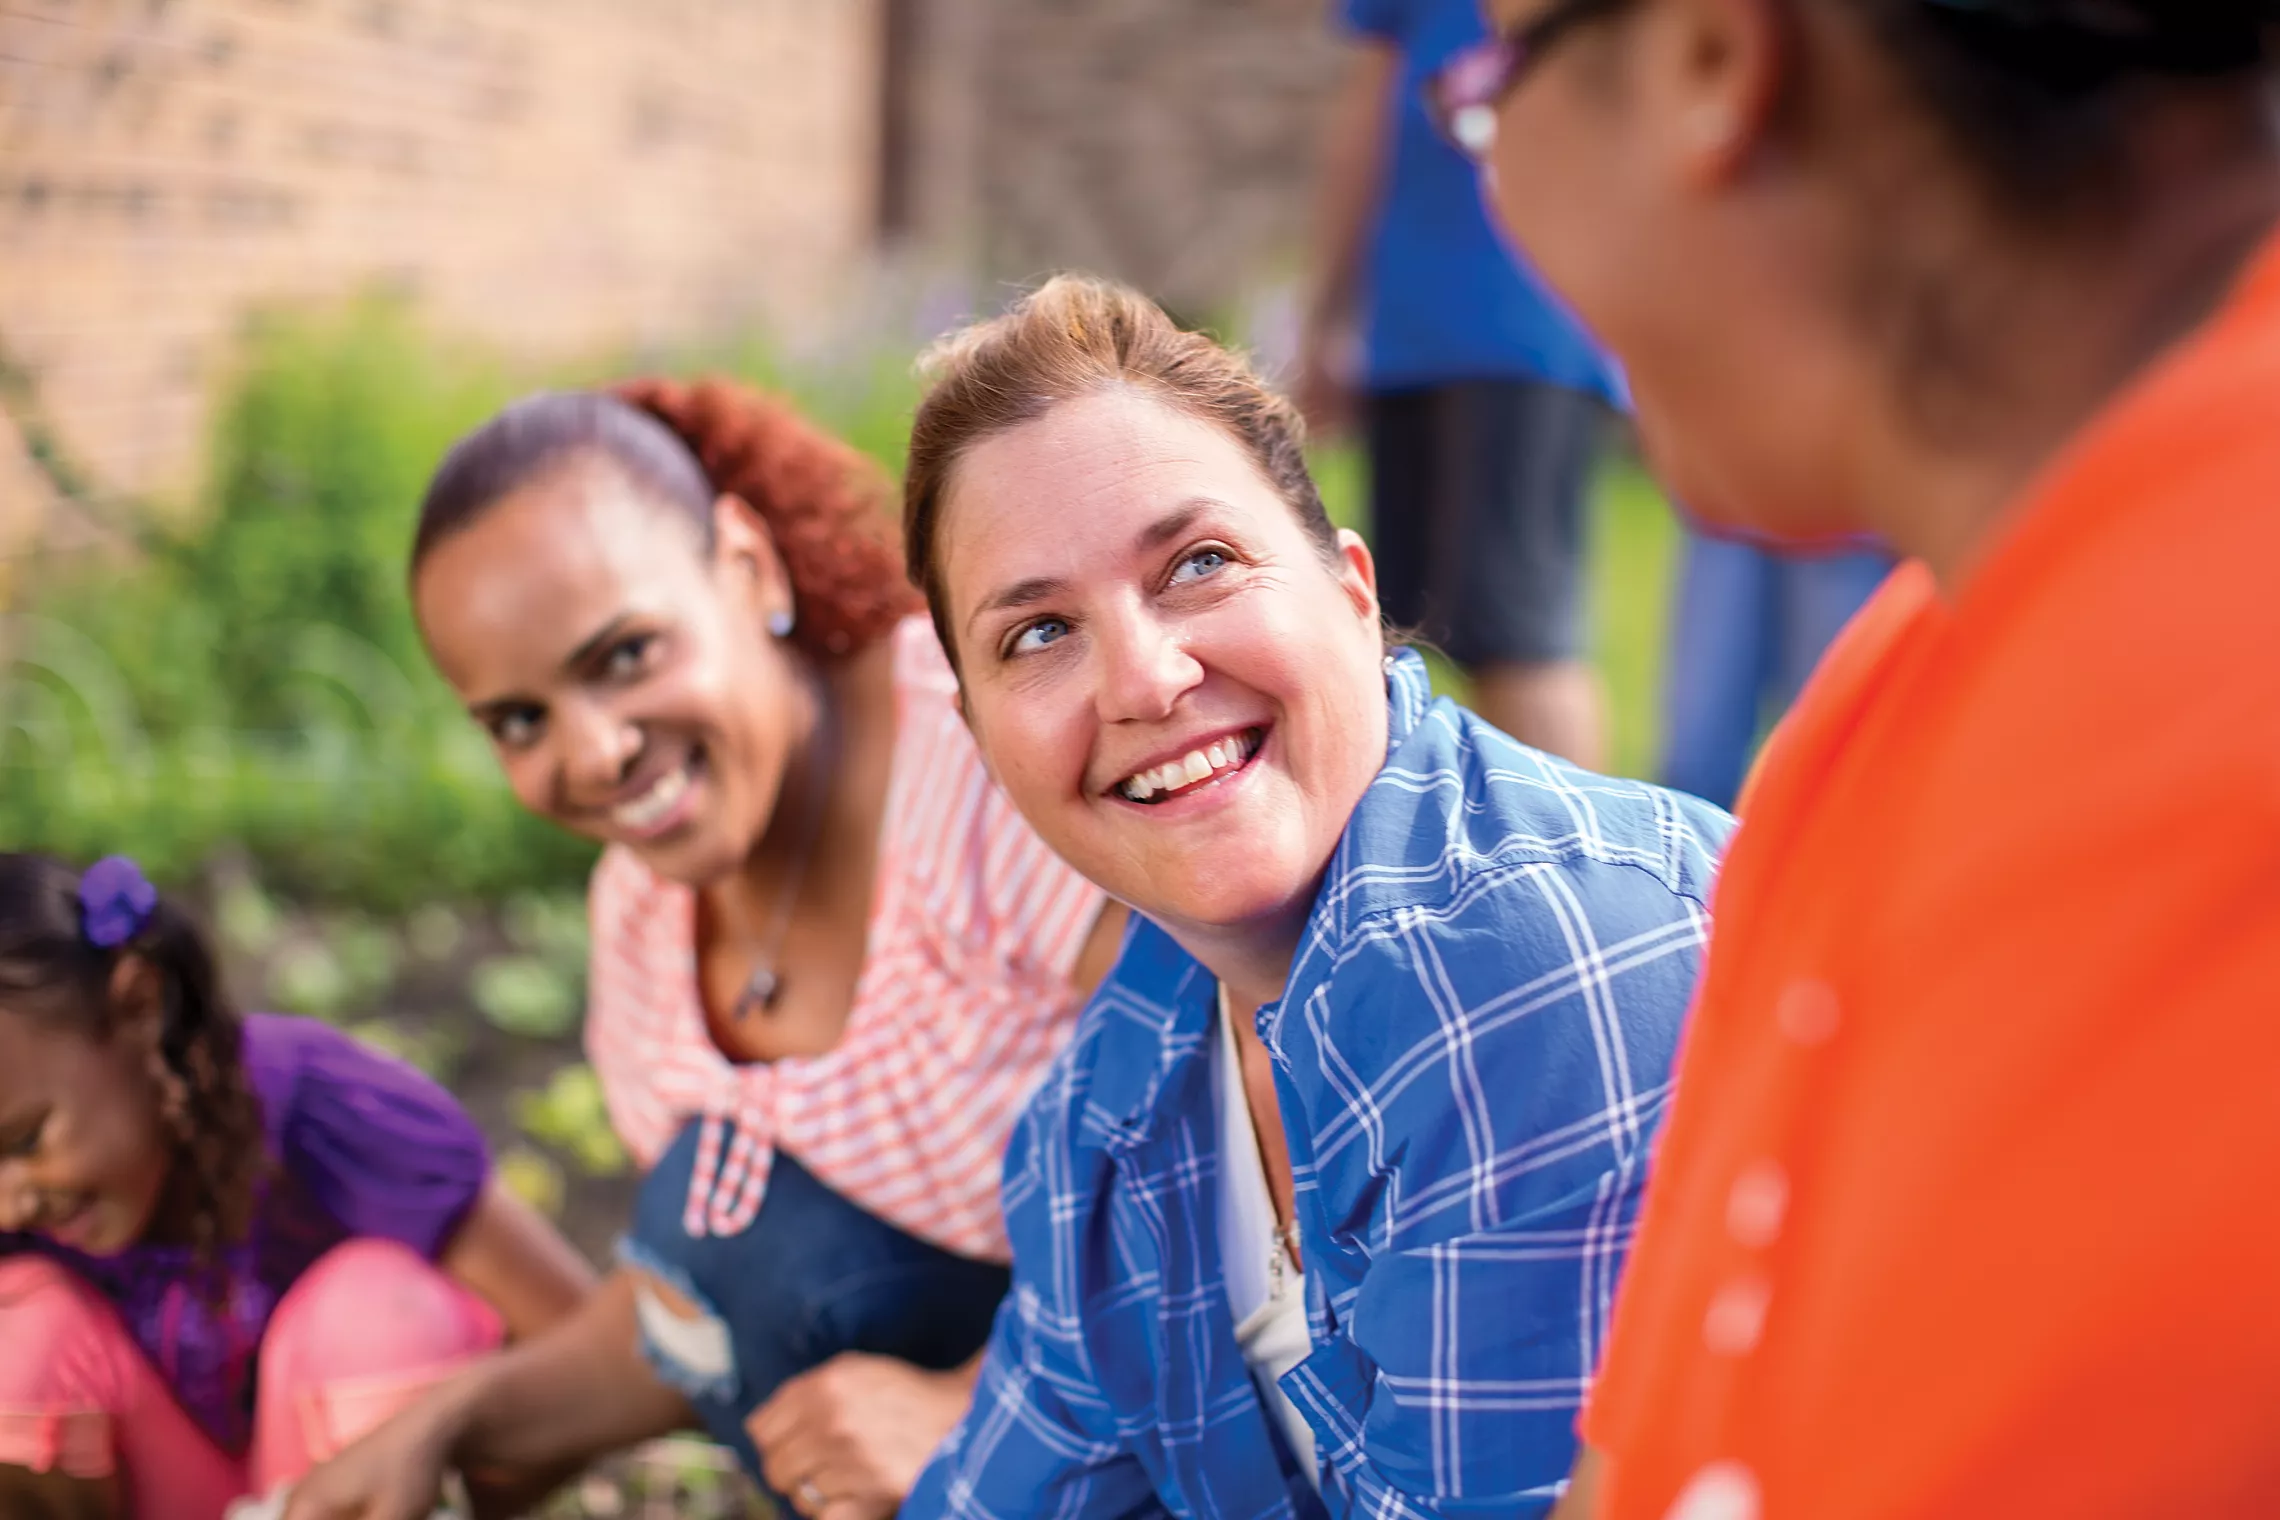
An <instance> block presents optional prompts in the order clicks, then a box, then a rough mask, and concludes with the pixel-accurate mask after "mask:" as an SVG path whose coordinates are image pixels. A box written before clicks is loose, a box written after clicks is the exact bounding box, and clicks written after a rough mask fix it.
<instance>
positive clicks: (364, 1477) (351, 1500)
mask: <svg viewBox="0 0 2280 1520" xmlns="http://www.w3.org/2000/svg"><path fill="white" fill-rule="evenodd" d="M450 1448H451V1441H450V1437H449V1434H448V1432H447V1430H446V1429H445V1428H444V1427H443V1426H442V1424H441V1423H440V1422H439V1421H437V1420H436V1419H434V1418H433V1417H432V1416H431V1415H430V1414H429V1412H428V1411H427V1410H425V1409H424V1408H422V1407H420V1406H414V1407H413V1408H411V1409H408V1410H406V1411H405V1412H404V1413H402V1414H400V1415H398V1416H397V1417H396V1418H395V1419H393V1420H390V1421H389V1422H388V1423H387V1424H385V1425H382V1426H381V1427H380V1428H379V1429H378V1430H375V1431H373V1432H372V1433H371V1434H370V1435H368V1436H366V1437H364V1439H362V1440H360V1441H358V1442H357V1443H356V1444H355V1445H353V1446H351V1447H349V1448H348V1449H347V1450H346V1451H343V1452H342V1453H340V1455H338V1456H336V1457H334V1458H333V1459H332V1460H331V1461H329V1462H326V1463H323V1464H322V1465H320V1466H318V1467H315V1468H313V1469H311V1470H310V1471H309V1472H308V1473H307V1474H306V1475H304V1476H303V1477H302V1478H301V1479H300V1480H299V1481H298V1482H296V1483H295V1484H294V1485H293V1489H292V1492H291V1493H290V1494H289V1495H288V1496H287V1497H286V1500H285V1510H284V1514H283V1516H282V1520H428V1517H429V1516H430V1515H433V1514H434V1513H435V1510H436V1506H437V1505H439V1504H441V1503H442V1502H443V1475H444V1469H445V1467H446V1465H447V1463H448V1460H449V1453H450Z"/></svg>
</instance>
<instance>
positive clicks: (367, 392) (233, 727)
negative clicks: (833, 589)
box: [0, 300, 915, 1013]
mask: <svg viewBox="0 0 2280 1520" xmlns="http://www.w3.org/2000/svg"><path fill="white" fill-rule="evenodd" d="M909 367H910V365H909V354H908V352H907V350H906V351H904V352H902V353H901V354H899V355H869V356H864V357H863V358H861V360H860V361H859V362H854V363H850V364H847V365H844V366H842V367H840V368H838V369H833V370H830V371H828V372H825V371H821V370H818V371H817V372H815V373H813V374H809V373H807V372H805V371H802V372H799V373H795V372H794V371H793V370H791V369H790V368H789V367H788V366H786V365H785V364H783V363H782V362H780V361H778V360H776V359H775V358H774V357H772V356H771V355H770V353H769V352H768V351H767V350H766V349H765V348H764V347H763V346H761V345H758V344H756V343H747V344H742V345H737V346H728V347H722V348H720V349H717V350H715V351H710V352H704V353H696V354H687V355H681V356H678V357H674V358H668V357H663V356H645V359H644V361H643V362H641V363H639V364H632V363H625V362H613V363H608V364H601V365H596V366H593V367H591V368H590V369H587V370H584V371H579V372H572V373H552V374H521V375H515V374H510V373H509V372H508V371H507V370H506V369H505V368H504V367H503V366H501V365H500V364H498V363H497V362H496V361H494V360H493V359H491V358H490V357H488V356H486V355H484V354H482V353H479V352H472V351H469V350H466V349H463V348H459V347H454V346H452V345H449V344H446V343H443V342H441V341H438V340H437V339H435V338H434V337H433V336H432V335H430V334H428V333H427V332H425V331H424V330H423V329H422V328H421V327H420V326H419V325H418V323H417V322H416V321H415V320H413V318H412V317H411V316H410V314H409V313H408V312H407V311H406V310H405V309H404V308H403V307H402V306H401V305H400V304H397V303H393V302H390V301H386V300H366V301H359V302H356V303H352V304H349V305H346V306H343V307H340V308H336V309H330V310H325V311H318V312H301V313H299V314H297V315H294V316H291V317H285V318H275V319H271V320H267V321H264V322H262V323H259V324H257V325H255V326H254V327H253V328H252V329H251V330H250V331H249V333H248V335H247V338H246V341H245V344H244V350H243V355H242V360H241V364H240V368H239V370H238V373H237V378H236V379H235V381H234V383H233V384H232V385H231V386H230V387H229V388H228V390H227V394H226V398H225V400H224V403H223V404H222V406H221V407H220V409H219V413H218V417H217V421H216V425H215V436H214V441H213V447H212V449H211V451H210V453H211V468H210V473H209V478H208V484H207V486H206V488H205V489H204V491H203V493H202V495H201V498H200V500H199V501H198V502H197V503H196V504H195V510H192V511H189V512H184V513H173V514H150V515H149V517H148V521H147V522H146V524H145V528H144V539H143V547H142V551H141V552H140V553H139V554H137V555H134V556H132V557H131V559H130V560H129V562H125V563H122V562H120V559H119V558H118V557H115V556H109V555H88V554H85V553H79V554H74V555H71V556H68V557H66V556H56V557H54V558H53V559H52V560H51V562H49V563H46V564H43V565H42V566H40V569H39V574H38V576H37V577H36V579H31V578H28V579H30V583H28V584H24V585H22V586H21V588H20V590H21V595H20V597H19V602H18V605H16V606H14V607H12V608H8V609H5V610H4V611H0V840H5V841H6V842H7V843H8V844H10V845H13V846H23V847H32V848H44V849H50V850H54V851H56V852H58V853H60V854H62V855H64V856H66V857H69V858H75V859H81V860H85V859H91V858H93V857H96V856H98V855H102V854H105V853H108V852H110V851H114V850H123V851H127V852H130V853H132V854H134V855H136V856H137V857H138V858H139V859H141V860H142V861H143V863H144V864H145V866H146V868H147V869H149V870H150V871H151V873H152V874H153V875H154V876H156V877H158V878H159V879H161V880H164V881H171V882H175V883H182V882H186V881H188V880H190V879H192V878H193V877H194V876H195V875H196V874H197V873H198V872H199V870H200V869H201V868H202V867H203V866H205V865H206V864H207V863H208V862H210V861H212V860H214V859H216V858H217V857H219V856H220V855H222V854H224V853H235V852H242V853H243V854H244V855H245V856H246V857H247V858H248V859H249V861H250V864H251V866H252V868H253V872H254V874H255V875H256V876H257V877H258V879H259V880H260V881H261V882H263V883H264V884H265V886H267V887H268V888H269V889H270V890H273V891H275V892H278V893H281V894H283V895H285V896H287V897H289V898H292V899H295V900H301V901H312V900H313V901H329V902H345V903H353V904H355V905H357V906H359V907H361V908H364V909H367V910H372V911H380V912H388V913H400V912H404V911H408V910H410V909H413V908H416V907H418V906H420V905H422V904H426V903H434V902H438V901H444V902H453V901H456V902H469V901H499V900H502V899H508V898H526V899H527V898H528V896H529V894H531V893H533V892H559V891H560V890H562V889H563V888H565V887H570V888H575V887H576V886H578V885H580V884H581V883H582V881H583V877H584V872H585V867H586V864H587V863H588V862H589V861H590V860H591V857H592V850H591V847H590V846H588V845H586V844H583V843H581V842H580V841H578V840H576V839H573V838H571V837H569V836H568V835H566V834H564V833H562V832H561V831H560V830H558V829H555V828H554V827H552V826H550V825H548V824H546V823H543V822H541V821H539V820H537V819H534V818H531V817H529V816H528V815H527V814H525V813H524V812H523V810H522V809H521V808H520V807H519V806H518V805H517V804H516V803H515V801H514V799H513V797H512V796H511V795H510V794H509V792H508V790H507V788H506V786H505V784H504V782H503V781H502V779H501V778H500V776H499V773H498V768H497V766H496V764H495V763H494V762H493V760H492V758H491V755H490V753H489V750H488V747H487V745H486V744H485V742H484V740H483V738H482V736H481V735H480V734H479V733H478V732H477V731H476V730H475V728H474V726H473V725H472V724H470V723H469V722H468V721H467V719H466V718H465V716H464V715H463V714H461V713H460V712H459V710H458V708H457V706H456V705H455V704H454V702H453V701H452V699H451V696H450V694H449V692H448V691H447V690H446V688H445V687H444V685H443V683H442V682H441V680H439V679H438V678H437V677H436V676H435V674H434V673H433V672H432V670H431V669H430V668H429V666H428V663H427V660H426V656H425V654H424V652H423V651H422V649H421V647H420V643H419V638H418V633H417V631H416V629H415V627H414V625H413V623H412V619H411V613H410V608H409V605H408V599H407V597H406V595H405V586H404V555H405V551H406V549H407V547H408V546H409V544H410V539H411V529H412V524H413V521H414V518H415V516H416V513H417V508H418V502H419V497H420V493H421V491H422V490H423V489H424V487H425V485H426V482H427V478H428V475H429V472H430V471H431V470H432V469H433V468H434V466H435V463H436V461H437V460H438V459H439V458H440V457H441V456H442V454H443V451H444V449H445V448H446V447H447V446H448V445H449V443H450V441H451V440H452V439H453V438H454V437H456V436H457V435H458V434H460V433H461V432H463V431H464V430H465V429H467V428H469V427H471V426H473V425H474V424H475V423H477V422H479V421H481V420H482V419H483V418H484V417H485V416H487V415H488V414H489V413H490V412H491V411H493V410H494V409H495V408H496V407H497V406H499V405H500V404H501V403H503V402H504V401H505V400H507V399H508V398H509V397H511V396H512V395H514V394H516V393H517V392H518V391H519V390H522V389H527V388H530V387H533V386H535V385H539V384H565V383H581V382H587V381H592V380H595V379H599V378H603V377H606V376H608V375H613V374H618V373H625V372H629V371H631V370H634V369H643V370H663V371H669V372H674V373H690V372H694V371H698V370H724V371H727V372H731V373H739V374H742V375H745V376H747V377H749V378H753V379H757V380H760V381H762V382H763V383H770V384H773V385H775V386H777V387H778V388H779V389H783V390H786V391H788V392H790V393H791V394H792V395H793V396H794V398H795V399H796V400H798V401H800V402H801V403H802V404H803V405H805V406H807V407H808V409H809V410H810V411H812V412H813V413H815V414H816V415H817V416H818V417H819V419H820V420H822V421H823V422H825V423H826V424H827V425H829V426H833V427H835V428H838V429H839V430H841V431H842V432H844V433H845V434H846V435H847V436H849V437H851V438H853V439H855V440H856V441H857V442H858V443H860V444H862V445H863V446H865V447H867V448H870V449H873V450H874V451H875V452H877V453H878V454H879V455H880V456H881V458H882V460H884V461H886V462H888V463H890V464H894V463H899V460H900V453H901V447H902V438H903V434H904V432H905V431H906V430H907V426H908V419H909V415H910V411H911V406H912V402H913V398H914V396H915V382H914V381H913V379H912V378H911V376H910V374H909ZM532 900H535V899H532ZM234 909H235V911H234V912H233V914H232V916H233V918H234V920H235V927H236V928H237V930H238V931H239V932H240V933H242V934H244V935H245V936H246V937H248V938H251V939H259V938H260V937H261V936H262V934H263V932H264V926H263V924H262V922H261V915H260V912H259V909H258V905H254V904H247V903H238V904H235V905H234ZM526 917H527V914H526ZM581 927H582V926H581ZM423 928H424V929H425V931H426V932H425V933H424V934H423V935H422V936H421V937H420V943H418V944H415V946H414V947H413V948H414V949H415V950H416V951H418V952H419V953H421V954H426V955H433V954H434V953H435V947H436V946H437V945H438V944H440V943H441V942H442V941H443V940H446V939H449V938H450V937H451V934H450V928H449V926H448V925H444V924H441V923H440V921H439V922H435V923H429V924H426V925H424V926H423ZM533 933H534V935H535V936H536V938H537V940H538V942H537V943H534V944H532V945H530V946H529V947H528V948H531V949H533V950H536V951H540V952H542V953H553V952H555V951H557V950H558V949H559V947H560V945H561V944H562V942H563V938H564V936H563V933H562V931H561V929H560V927H559V926H555V925H541V926H539V927H538V928H536V929H535V930H533ZM336 948H337V947H336ZM371 948H372V947H371V946H370V945H369V944H366V945H362V946H359V947H357V949H359V950H360V951H369V950H370V949H371ZM326 959H328V954H326V953H319V954H313V955H309V956H304V957H301V960H303V961H305V962H306V964H301V965H298V966H297V969H296V970H295V972H294V974H293V980H294V982H295V987H296V991H297V993H298V996H296V997H295V998H294V1001H295V1002H296V1003H298V1004H300V1005H303V1006H307V1007H309V1008H310V1010H311V1011H318V1010H320V1009H330V1008H333V1007H334V1006H336V1005H337V1004H338V1003H340V1002H341V1001H342V1000H344V999H348V998H351V997H352V996H353V991H354V989H355V987H356V986H357V984H358V983H360V982H361V981H362V980H363V979H364V978H363V976H360V975H359V974H358V973H359V972H360V971H368V970H369V967H368V966H359V965H351V966H327V965H325V964H321V962H323V961H325V960H326ZM365 959H366V960H367V961H369V959H370V957H369V955H367V956H366V957H365ZM509 980H512V978H511V977H510V978H509ZM529 980H530V979H528V978H526V979H525V981H526V982H527V981H529ZM528 990H529V988H528V987H527V986H524V987H519V988H518V989H517V991H518V992H527V991H528ZM513 1000H514V998H513V995H512V994H510V1001H513ZM539 1001H542V1002H543V1001H547V1000H546V999H540V1000H539ZM516 1006H517V1010H518V1012H521V1013H528V1012H530V1011H531V1008H532V1007H533V1006H534V1005H533V1004H532V1003H531V1002H530V1000H528V999H524V1000H522V1001H520V1002H517V1005H516Z"/></svg>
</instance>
